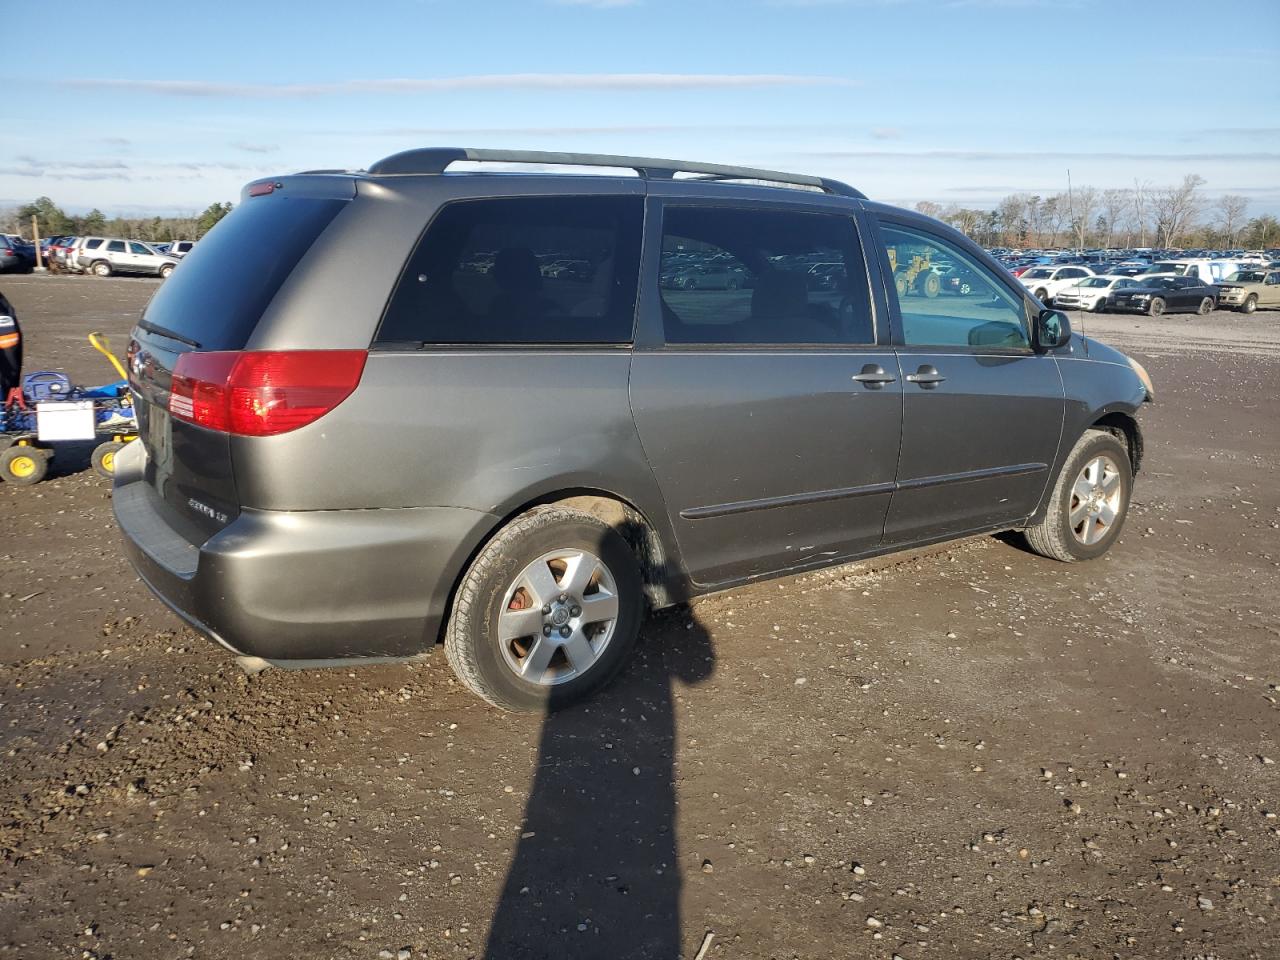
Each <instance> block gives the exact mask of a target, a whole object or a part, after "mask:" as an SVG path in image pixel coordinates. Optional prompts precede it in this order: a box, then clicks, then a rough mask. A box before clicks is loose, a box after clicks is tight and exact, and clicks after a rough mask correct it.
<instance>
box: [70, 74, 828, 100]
mask: <svg viewBox="0 0 1280 960" xmlns="http://www.w3.org/2000/svg"><path fill="white" fill-rule="evenodd" d="M59 84H60V85H61V86H64V87H71V88H73V89H77V90H110V91H115V92H122V91H123V92H129V93H150V94H160V95H168V96H176V97H253V98H282V97H324V96H337V95H351V94H365V93H400V94H404V93H450V92H455V91H459V90H516V91H519V90H725V89H739V88H743V87H834V86H851V85H853V81H852V80H849V79H846V78H842V77H826V76H807V75H803V74H786V73H506V74H476V75H473V76H465V77H424V78H409V77H405V78H390V79H382V80H342V81H338V82H335V83H225V82H221V81H207V80H119V79H107V78H100V79H83V80H74V79H73V80H61V81H59Z"/></svg>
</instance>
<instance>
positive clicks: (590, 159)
mask: <svg viewBox="0 0 1280 960" xmlns="http://www.w3.org/2000/svg"><path fill="white" fill-rule="evenodd" d="M464 160H472V161H478V162H483V163H540V164H548V165H555V166H573V167H622V168H629V169H632V170H635V171H636V173H638V174H640V176H642V177H644V178H645V179H646V180H671V179H673V178H674V177H675V175H676V174H677V173H695V174H702V175H703V176H702V178H701V179H708V180H763V181H766V182H768V183H787V184H794V185H797V186H803V187H817V188H818V189H819V190H822V191H824V192H825V193H830V194H833V195H834V196H838V197H855V198H857V199H858V200H865V199H867V198H866V195H865V194H863V193H862V192H861V191H860V190H855V189H854V188H853V187H851V186H849V185H848V184H847V183H841V182H840V181H839V180H829V179H827V178H826V177H811V176H809V175H807V174H803V173H780V172H778V171H776V170H757V169H755V168H754V167H732V166H726V165H724V164H719V163H686V162H685V161H683V160H658V159H655V158H653V157H621V156H613V155H611V154H607V153H560V152H551V151H544V150H477V149H474V148H470V147H424V148H422V149H419V150H405V151H404V152H403V153H397V154H394V155H392V156H390V157H385V158H383V159H382V160H379V161H378V162H377V163H375V164H374V165H373V166H371V167H370V168H369V174H370V175H372V176H380V177H388V176H406V175H411V174H440V173H444V172H445V171H446V170H447V169H448V168H449V166H450V165H451V164H454V163H459V162H461V161H464Z"/></svg>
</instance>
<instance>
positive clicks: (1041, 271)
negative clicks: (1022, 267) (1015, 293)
mask: <svg viewBox="0 0 1280 960" xmlns="http://www.w3.org/2000/svg"><path fill="white" fill-rule="evenodd" d="M1052 276H1053V271H1052V270H1046V269H1045V268H1044V267H1037V268H1036V269H1035V270H1028V271H1027V272H1026V273H1024V274H1023V277H1025V278H1026V279H1028V280H1048V279H1049V278H1050V277H1052Z"/></svg>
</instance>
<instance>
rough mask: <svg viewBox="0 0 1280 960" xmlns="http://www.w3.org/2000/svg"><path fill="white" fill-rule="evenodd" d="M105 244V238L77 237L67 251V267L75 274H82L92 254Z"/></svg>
mask: <svg viewBox="0 0 1280 960" xmlns="http://www.w3.org/2000/svg"><path fill="white" fill-rule="evenodd" d="M106 242H107V241H106V238H105V237H77V238H76V239H75V240H74V241H73V242H72V244H71V249H70V250H68V251H67V267H68V268H69V269H71V270H73V271H75V272H76V273H84V272H85V270H87V269H88V264H89V262H90V261H91V260H92V259H93V256H94V254H95V253H96V252H97V250H98V249H99V248H100V247H101V246H102V245H103V244H104V243H106ZM82 260H83V261H84V262H83V263H82V262H81V261H82Z"/></svg>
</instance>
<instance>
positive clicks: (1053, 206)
mask: <svg viewBox="0 0 1280 960" xmlns="http://www.w3.org/2000/svg"><path fill="white" fill-rule="evenodd" d="M1040 212H1041V217H1042V221H1043V223H1044V227H1045V229H1046V230H1048V231H1049V246H1051V247H1056V246H1057V245H1058V234H1059V233H1060V232H1061V231H1062V225H1063V223H1065V222H1066V221H1067V220H1068V219H1069V207H1068V205H1067V195H1066V194H1065V193H1055V194H1054V195H1053V196H1052V197H1047V198H1045V201H1044V204H1043V205H1042V206H1041V207H1040Z"/></svg>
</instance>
